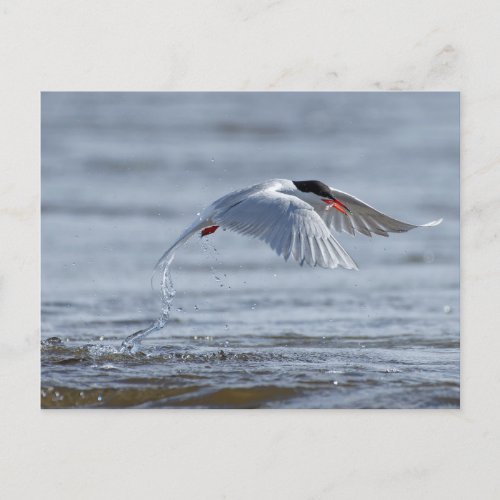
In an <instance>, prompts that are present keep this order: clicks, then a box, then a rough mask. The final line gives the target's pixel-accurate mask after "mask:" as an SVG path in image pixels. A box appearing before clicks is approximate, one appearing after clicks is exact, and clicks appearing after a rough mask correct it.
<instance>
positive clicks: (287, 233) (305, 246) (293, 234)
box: [155, 179, 442, 271]
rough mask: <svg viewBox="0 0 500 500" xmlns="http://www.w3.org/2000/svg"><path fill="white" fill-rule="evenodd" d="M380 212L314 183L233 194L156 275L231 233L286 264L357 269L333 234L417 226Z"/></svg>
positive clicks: (203, 216)
mask: <svg viewBox="0 0 500 500" xmlns="http://www.w3.org/2000/svg"><path fill="white" fill-rule="evenodd" d="M441 221H442V219H439V220H434V221H431V222H428V223H427V224H421V225H416V224H409V223H408V222H403V221H400V220H397V219H394V218H392V217H389V216H388V215H385V214H383V213H382V212H379V211H378V210H376V209H375V208H373V207H371V206H370V205H368V204H367V203H365V202H364V201H361V200H360V199H358V198H356V197H355V196H353V195H351V194H348V193H345V192H343V191H339V190H338V189H335V188H333V187H330V186H327V185H326V184H324V183H323V182H320V181H316V180H309V181H291V180H287V179H272V180H268V181H265V182H262V183H260V184H255V185H253V186H250V187H247V188H244V189H240V190H237V191H233V192H231V193H228V194H226V195H225V196H223V197H222V198H219V199H218V200H216V201H214V202H213V203H212V204H211V205H210V206H208V207H207V208H205V209H204V210H203V211H202V212H201V213H200V214H199V215H198V217H197V219H196V220H195V221H194V222H193V223H192V224H191V225H190V226H189V227H187V228H186V229H185V230H184V232H183V233H182V234H181V235H180V236H179V238H178V239H177V240H176V241H175V243H174V244H173V245H172V246H171V247H170V248H169V249H168V250H167V251H166V252H165V253H164V254H163V255H162V257H161V258H160V260H159V261H158V263H157V264H156V266H155V271H157V270H158V269H164V268H165V266H169V265H170V264H171V262H172V260H173V258H174V255H175V252H176V250H177V249H178V248H179V247H180V246H181V245H183V244H184V243H185V242H186V241H187V240H188V239H189V238H190V237H191V236H193V235H194V234H196V233H197V232H200V234H201V236H202V237H204V236H207V235H209V234H211V233H213V232H215V231H216V230H217V229H219V228H222V229H227V230H230V231H235V232H237V233H240V234H243V235H247V236H252V237H255V238H258V239H260V240H262V241H264V242H265V243H267V244H268V245H269V246H270V247H271V248H272V249H273V250H274V251H275V252H276V253H277V254H278V255H279V256H283V257H284V259H285V260H288V259H289V258H293V259H294V260H296V261H297V262H298V263H299V264H300V265H304V264H308V265H309V266H311V267H315V266H319V267H322V268H327V269H335V268H336V267H338V266H340V267H343V268H345V269H356V270H357V269H358V266H357V264H356V263H355V262H354V260H353V259H352V258H351V256H350V255H349V254H348V253H347V251H346V250H345V249H344V248H343V247H342V246H341V245H340V243H339V242H338V241H337V240H336V239H335V238H334V236H333V235H332V231H333V230H335V231H337V232H346V233H349V234H351V235H352V236H355V235H356V233H360V234H364V235H366V236H370V237H371V235H372V234H376V235H380V236H389V233H404V232H406V231H410V230H411V229H415V228H416V227H430V226H437V225H438V224H440V223H441Z"/></svg>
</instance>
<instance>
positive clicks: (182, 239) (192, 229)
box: [151, 220, 206, 286]
mask: <svg viewBox="0 0 500 500" xmlns="http://www.w3.org/2000/svg"><path fill="white" fill-rule="evenodd" d="M205 226H206V223H200V221H199V220H196V221H195V222H193V224H191V225H190V226H189V227H188V228H187V229H186V230H185V231H184V232H183V233H182V234H181V235H180V236H179V238H178V239H177V240H176V241H175V243H174V244H173V245H172V246H171V247H170V248H168V249H167V250H166V251H165V252H164V254H163V255H162V256H161V257H160V259H159V260H158V262H157V263H156V265H155V267H154V269H153V274H152V276H151V286H153V280H154V278H155V276H156V275H157V274H158V272H159V271H160V270H163V269H165V268H166V267H167V266H170V264H171V263H172V261H173V260H174V257H175V252H176V250H177V249H178V248H179V247H180V246H182V245H184V243H186V241H187V240H188V239H189V238H191V236H192V235H193V234H194V233H196V231H199V230H200V229H201V228H203V227H205Z"/></svg>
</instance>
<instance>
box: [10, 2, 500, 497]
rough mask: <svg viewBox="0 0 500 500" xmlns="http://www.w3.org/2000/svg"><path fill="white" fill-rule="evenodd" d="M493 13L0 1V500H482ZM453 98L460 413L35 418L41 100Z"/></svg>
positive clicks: (494, 377) (365, 5) (499, 436)
mask: <svg viewBox="0 0 500 500" xmlns="http://www.w3.org/2000/svg"><path fill="white" fill-rule="evenodd" d="M499 21H500V4H499V3H498V2H495V1H489V0H485V1H482V2H471V1H462V2H453V1H451V0H450V1H448V0H446V1H444V0H441V1H428V0H424V1H421V2H418V3H409V2H400V1H392V0H391V1H385V2H369V1H360V2H352V1H335V2H331V1H317V2H300V1H297V0H296V1H291V0H290V1H287V0H282V1H273V0H271V1H261V0H259V1H253V2H248V1H242V0H238V1H231V2H230V1H221V2H210V1H201V0H200V1H193V2H182V1H167V2H164V1H151V2H139V1H129V2H126V3H124V2H118V1H115V0H113V1H108V2H97V1H88V2H79V1H72V2H59V1H53V0H50V1H46V2H38V3H37V2H26V1H24V2H23V1H16V2H14V1H3V2H1V3H0V33H1V37H2V40H3V43H2V44H0V58H1V61H2V67H3V77H2V79H1V81H0V88H1V93H0V99H1V109H2V113H1V117H0V137H2V141H1V142H2V146H1V148H0V165H1V166H0V172H1V179H2V180H1V183H0V193H1V196H0V228H1V231H2V234H3V238H2V243H1V246H0V248H1V250H0V255H1V260H0V322H1V332H2V334H1V336H0V395H1V401H2V403H1V405H0V442H1V444H2V446H1V447H0V476H1V481H2V497H3V498H34V497H36V498H90V497H94V498H104V497H109V498H115V497H117V496H120V498H137V497H138V496H139V497H140V496H144V497H145V496H149V497H151V498H287V499H295V498H296V499H304V498H311V499H323V498H334V497H335V498H384V499H385V498H423V497H425V498H442V497H445V498H451V497H454V498H472V497H480V498H498V490H499V488H500V479H499V476H498V466H499V458H500V446H499V445H500V428H499V424H498V422H499V417H500V415H499V409H500V404H499V401H498V389H499V382H500V364H499V363H498V353H499V347H500V336H499V326H500V325H499V320H498V315H497V314H496V312H497V311H496V307H497V303H498V291H499V278H500V259H499V255H500V252H499V250H500V248H499V247H500V244H499V238H498V234H499V223H498V219H499V215H500V196H499V189H500V188H499V186H500V152H499V141H498V129H499V120H500V118H499V117H500V109H499V108H500V90H499V87H498V82H499V81H500V66H499V64H498V49H499V45H500V36H499V33H500V32H499V30H498V24H499ZM139 89H140V90H207V89H213V90H277V91H279V90H370V91H380V90H398V91H402V90H404V91H406V90H459V91H461V93H462V94H461V95H462V97H461V102H462V166H461V179H462V276H461V278H462V280H461V284H462V304H461V313H462V328H461V332H462V337H461V338H462V398H461V399H462V409H461V410H452V411H254V412H246V411H144V412H142V411H120V412H116V411H102V410H100V411H71V412H64V411H60V412H43V411H41V410H40V409H39V305H40V298H39V289H40V279H39V276H40V274H39V228H40V222H39V215H40V214H39V200H40V198H39V195H40V193H39V181H40V173H39V161H40V160H39V148H40V139H39V132H40V130H39V122H40V116H39V100H40V91H42V90H139Z"/></svg>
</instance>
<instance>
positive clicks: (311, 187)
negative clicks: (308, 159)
mask: <svg viewBox="0 0 500 500" xmlns="http://www.w3.org/2000/svg"><path fill="white" fill-rule="evenodd" d="M292 182H293V183H294V184H295V187H296V188H297V189H298V190H299V191H302V192H303V193H314V194H316V195H318V196H321V197H323V198H328V199H332V198H333V194H332V192H331V190H330V188H329V187H328V186H327V185H326V184H325V183H324V182H321V181H292Z"/></svg>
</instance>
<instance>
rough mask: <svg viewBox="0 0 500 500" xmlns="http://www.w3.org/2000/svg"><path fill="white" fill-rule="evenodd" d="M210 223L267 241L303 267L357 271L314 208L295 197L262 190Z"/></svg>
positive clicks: (221, 211) (217, 211)
mask: <svg viewBox="0 0 500 500" xmlns="http://www.w3.org/2000/svg"><path fill="white" fill-rule="evenodd" d="M228 201H229V200H228ZM214 205H216V204H214ZM226 206H227V205H226ZM210 219H211V220H212V221H213V223H214V224H216V225H218V226H221V227H222V228H226V229H229V230H232V231H235V232H237V233H240V234H244V235H248V236H253V237H255V238H258V239H260V240H262V241H264V242H265V243H267V244H268V245H269V246H270V247H271V248H272V249H273V250H274V251H275V252H276V253H277V254H278V255H283V257H284V258H285V260H288V258H289V257H290V256H291V257H293V258H294V259H295V260H296V261H297V262H299V263H300V264H301V265H303V264H304V263H307V264H309V265H310V266H313V267H314V266H320V267H324V268H330V269H333V268H336V267H337V266H341V267H344V268H346V269H357V266H356V263H355V262H354V261H353V260H352V258H351V257H350V256H349V254H348V253H347V252H346V251H345V250H344V249H343V248H342V246H341V245H340V243H339V242H338V241H337V240H336V239H335V238H334V237H333V236H332V234H331V233H330V231H329V230H328V228H327V227H326V225H325V223H324V222H323V220H322V219H321V217H320V216H319V215H318V214H317V213H316V211H315V210H314V208H313V207H312V206H311V205H309V204H308V203H306V202H304V201H302V200H300V199H298V198H296V197H295V196H291V195H287V194H283V193H279V192H277V191H275V190H274V189H268V190H261V191H258V192H254V193H252V194H250V195H248V196H245V197H244V198H241V197H240V198H239V199H238V200H237V201H235V203H234V204H232V205H231V206H230V207H229V208H227V209H226V210H224V209H222V207H221V206H220V205H219V206H218V207H217V209H215V210H214V212H213V213H212V214H211V217H210Z"/></svg>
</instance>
